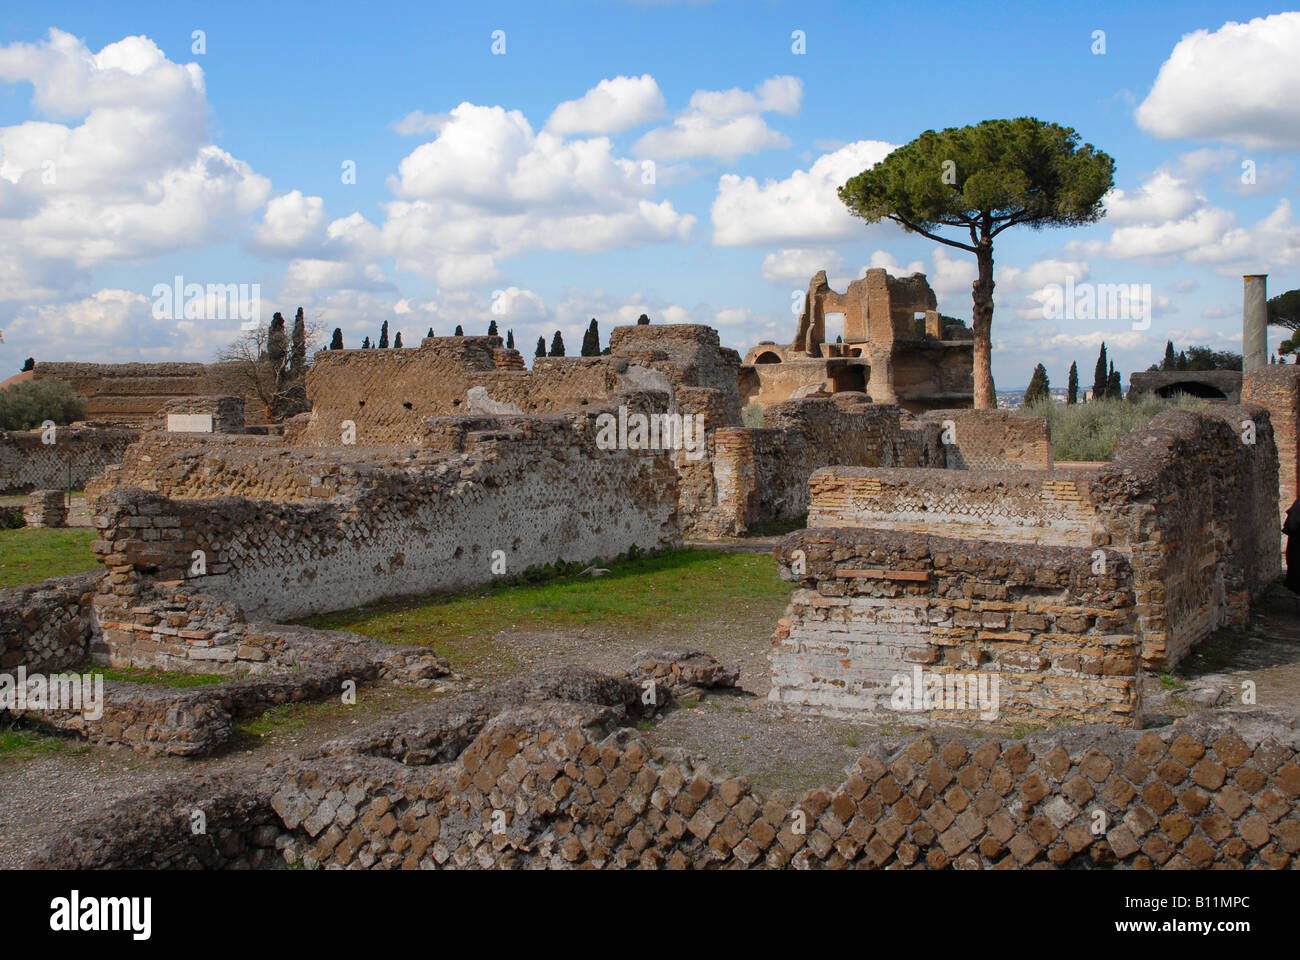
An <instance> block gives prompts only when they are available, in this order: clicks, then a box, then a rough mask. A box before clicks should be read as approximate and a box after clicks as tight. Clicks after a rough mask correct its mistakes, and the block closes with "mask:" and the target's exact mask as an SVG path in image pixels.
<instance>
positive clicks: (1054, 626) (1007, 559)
mask: <svg viewBox="0 0 1300 960" xmlns="http://www.w3.org/2000/svg"><path fill="white" fill-rule="evenodd" d="M778 557H779V559H780V562H781V565H782V576H783V577H784V578H785V579H788V580H794V581H796V582H798V583H799V584H800V586H799V588H798V589H796V590H795V592H794V595H793V597H792V598H791V602H790V606H789V607H788V608H787V610H786V613H785V616H784V617H783V618H782V619H781V621H780V624H779V625H778V627H777V631H776V635H775V638H774V640H773V649H772V652H771V654H770V655H769V656H770V660H771V663H772V692H771V694H770V697H771V699H772V700H774V701H775V702H778V703H782V704H785V705H788V706H795V707H803V708H811V709H813V710H815V711H817V712H819V713H824V714H831V715H849V716H860V715H867V716H872V717H874V718H875V719H879V720H885V719H889V720H895V721H903V722H907V723H919V724H926V723H945V722H951V721H964V722H976V721H978V720H980V719H983V720H985V721H993V720H996V721H997V722H1000V723H1011V722H1015V721H1029V722H1033V723H1041V724H1046V723H1061V722H1070V723H1093V722H1102V721H1113V722H1117V723H1125V724H1137V725H1140V724H1141V715H1142V713H1141V678H1140V673H1141V670H1140V666H1141V663H1140V660H1141V649H1140V645H1139V643H1138V641H1137V639H1136V636H1135V617H1134V609H1133V590H1132V575H1131V570H1130V569H1129V566H1128V564H1127V562H1125V561H1124V559H1123V558H1122V557H1119V556H1112V557H1111V558H1110V559H1111V562H1110V563H1109V564H1108V565H1107V570H1106V572H1105V573H1104V574H1102V575H1098V574H1096V573H1094V572H1093V558H1092V551H1091V550H1090V549H1086V548H1078V547H1038V546H1034V547H1031V546H1026V545H1023V544H1016V545H1009V544H1005V543H996V542H994V543H983V542H979V541H973V540H952V539H947V538H943V537H930V536H922V535H917V534H900V533H895V532H891V531H883V530H865V529H853V528H840V529H809V530H806V531H801V532H800V533H797V534H792V535H790V536H789V537H787V538H785V540H783V541H782V543H781V546H780V548H779V550H778ZM915 667H920V668H922V670H923V672H924V673H928V674H930V675H933V676H939V677H947V678H951V679H952V680H954V681H955V680H957V679H960V680H962V682H963V683H965V682H966V681H967V680H968V679H969V678H972V677H974V676H975V675H977V674H985V675H987V680H986V687H985V689H986V690H988V691H989V692H990V693H996V697H995V699H996V700H997V704H996V706H995V713H994V715H993V716H983V717H981V712H982V711H981V710H979V709H977V708H976V706H975V705H974V704H970V705H969V708H967V709H962V708H961V706H960V705H959V704H954V705H953V708H952V709H948V708H946V707H939V708H934V709H930V708H928V707H927V709H925V710H921V711H917V710H915V709H913V707H916V706H918V705H919V703H920V701H919V700H918V699H906V700H905V701H903V703H902V704H901V705H902V706H903V709H902V710H901V712H900V710H899V709H897V705H895V704H893V703H892V702H891V701H892V697H893V695H894V691H895V690H896V689H897V688H899V687H900V686H901V685H902V681H898V680H897V678H898V677H903V678H905V681H906V682H908V683H911V682H912V680H913V678H914V677H915V673H914V668H915ZM994 676H996V678H997V687H996V690H995V691H994V690H993V689H992V688H991V687H990V686H989V684H991V683H992V677H994ZM984 712H987V711H984Z"/></svg>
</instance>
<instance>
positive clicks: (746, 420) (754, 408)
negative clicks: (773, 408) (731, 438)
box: [740, 403, 763, 429]
mask: <svg viewBox="0 0 1300 960" xmlns="http://www.w3.org/2000/svg"><path fill="white" fill-rule="evenodd" d="M740 422H741V423H743V424H744V425H745V426H747V427H749V428H750V429H754V428H756V427H761V426H762V425H763V405H762V404H761V403H747V404H745V406H744V408H743V409H742V410H741V411H740Z"/></svg>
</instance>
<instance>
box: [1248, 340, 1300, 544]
mask: <svg viewBox="0 0 1300 960" xmlns="http://www.w3.org/2000/svg"><path fill="white" fill-rule="evenodd" d="M1241 402H1242V403H1249V404H1256V405H1258V406H1261V407H1263V408H1264V409H1265V410H1267V411H1268V417H1269V423H1270V424H1272V427H1273V440H1274V443H1276V444H1277V464H1278V496H1277V501H1278V516H1279V518H1280V519H1279V527H1280V525H1281V521H1282V520H1285V519H1286V511H1287V509H1288V508H1289V507H1290V506H1291V504H1293V503H1294V502H1295V499H1296V497H1297V496H1298V495H1300V490H1298V489H1297V480H1300V457H1297V454H1296V430H1297V427H1298V426H1300V367H1297V366H1295V365H1294V364H1268V365H1265V366H1262V367H1256V368H1255V369H1254V370H1247V371H1246V373H1245V376H1244V379H1243V381H1242V385H1241ZM1285 546H1286V545H1285V541H1284V542H1283V548H1284V549H1285Z"/></svg>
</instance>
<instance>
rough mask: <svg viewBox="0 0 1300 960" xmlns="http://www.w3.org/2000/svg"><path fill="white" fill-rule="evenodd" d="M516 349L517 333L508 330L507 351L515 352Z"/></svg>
mask: <svg viewBox="0 0 1300 960" xmlns="http://www.w3.org/2000/svg"><path fill="white" fill-rule="evenodd" d="M514 348H515V332H514V331H513V330H507V331H506V349H507V350H513V349H514Z"/></svg>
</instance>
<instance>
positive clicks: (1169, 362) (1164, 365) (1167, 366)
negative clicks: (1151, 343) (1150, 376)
mask: <svg viewBox="0 0 1300 960" xmlns="http://www.w3.org/2000/svg"><path fill="white" fill-rule="evenodd" d="M1177 362H1178V357H1177V356H1176V355H1175V354H1174V342H1173V341H1172V340H1166V341H1165V358H1164V360H1162V361H1160V369H1161V370H1173V369H1174V364H1176V363H1177Z"/></svg>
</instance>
